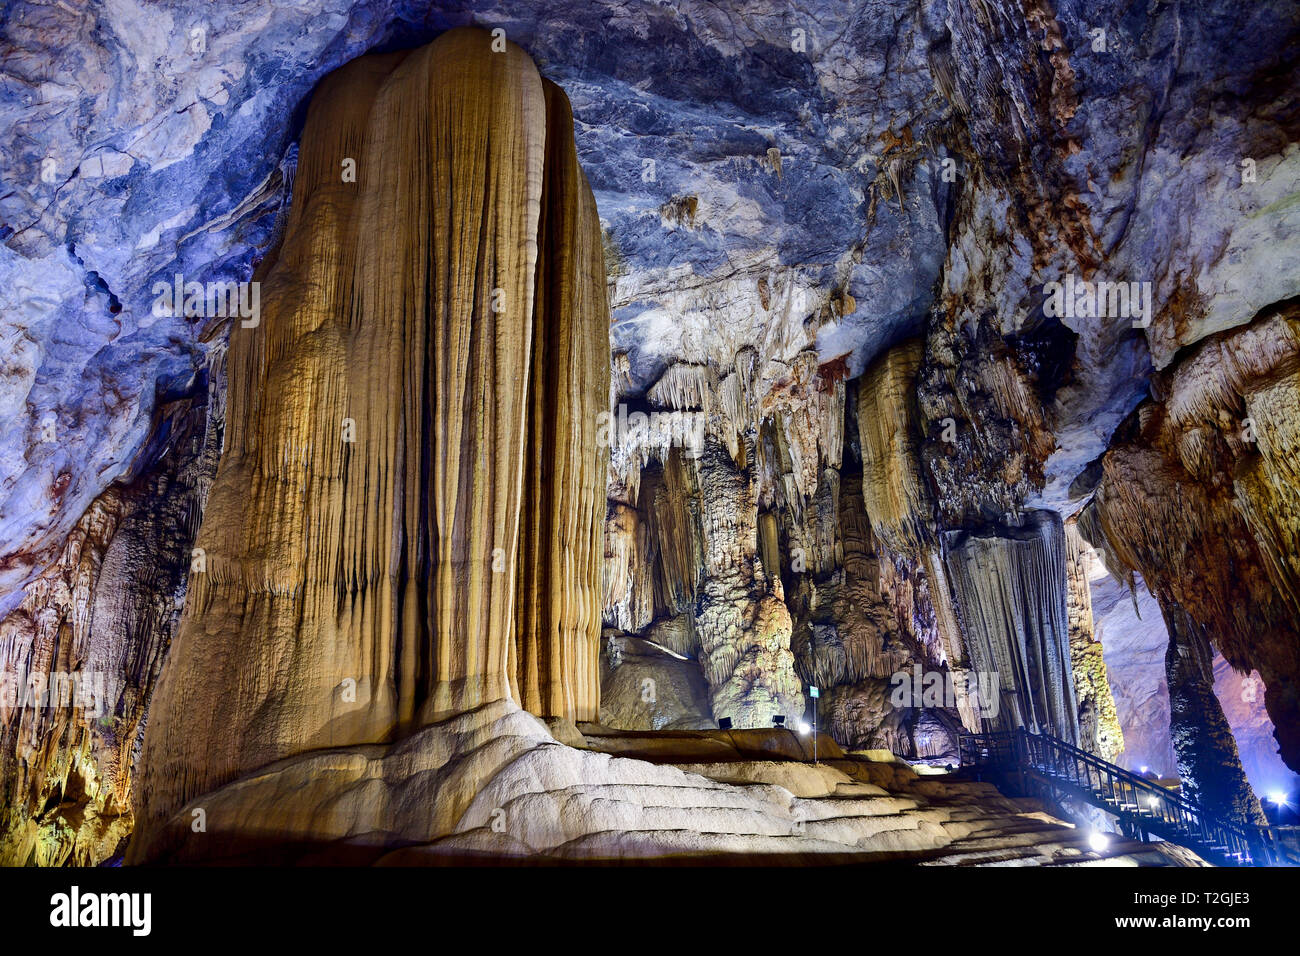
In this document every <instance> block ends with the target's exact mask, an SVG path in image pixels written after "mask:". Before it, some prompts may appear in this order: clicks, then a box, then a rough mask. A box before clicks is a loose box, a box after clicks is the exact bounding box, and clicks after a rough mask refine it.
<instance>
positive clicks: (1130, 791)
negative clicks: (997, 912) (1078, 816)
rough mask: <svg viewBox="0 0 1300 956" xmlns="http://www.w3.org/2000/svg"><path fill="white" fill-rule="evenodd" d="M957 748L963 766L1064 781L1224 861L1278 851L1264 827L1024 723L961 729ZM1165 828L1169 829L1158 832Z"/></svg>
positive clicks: (1139, 823)
mask: <svg viewBox="0 0 1300 956" xmlns="http://www.w3.org/2000/svg"><path fill="white" fill-rule="evenodd" d="M960 753H961V762H962V765H963V766H971V765H976V766H978V765H981V764H985V765H988V764H991V765H994V766H999V765H1001V766H1011V767H1015V768H1016V769H1018V770H1021V771H1022V772H1023V771H1031V772H1034V773H1035V774H1036V775H1038V776H1041V777H1044V778H1045V779H1046V780H1047V781H1048V782H1051V783H1054V784H1058V785H1065V786H1068V787H1069V788H1070V789H1073V790H1075V791H1077V792H1078V793H1079V794H1080V795H1082V796H1083V797H1084V799H1086V800H1087V801H1088V802H1090V803H1092V804H1094V805H1095V806H1099V807H1101V808H1102V809H1104V810H1106V811H1107V812H1109V813H1113V814H1115V815H1116V816H1118V817H1121V818H1123V819H1125V820H1126V821H1128V822H1130V823H1132V824H1133V825H1134V826H1135V827H1136V828H1138V829H1139V831H1148V830H1149V831H1151V832H1153V833H1157V834H1158V835H1160V836H1164V837H1166V838H1168V839H1170V840H1171V842H1175V843H1177V842H1182V841H1183V840H1187V841H1188V842H1193V843H1196V844H1199V846H1197V847H1193V848H1194V849H1200V850H1202V851H1208V852H1209V855H1212V856H1216V857H1219V858H1220V859H1221V860H1222V861H1223V862H1227V863H1230V864H1237V865H1240V864H1252V863H1254V862H1255V859H1256V857H1257V856H1258V857H1259V859H1260V862H1262V863H1264V864H1265V865H1267V864H1268V863H1269V862H1270V861H1271V860H1274V859H1277V858H1278V856H1279V853H1278V846H1277V840H1276V837H1275V835H1274V834H1273V833H1272V832H1271V831H1270V829H1269V828H1268V827H1261V826H1258V825H1255V824H1250V823H1242V822H1237V821H1232V820H1225V819H1223V818H1222V817H1220V816H1218V815H1217V814H1215V813H1213V812H1211V811H1209V810H1207V809H1206V808H1205V807H1203V806H1201V804H1199V803H1197V802H1196V801H1194V800H1191V799H1189V798H1187V797H1184V796H1182V795H1181V794H1176V793H1172V792H1171V791H1169V790H1167V789H1165V788H1164V787H1162V786H1160V785H1159V784H1155V783H1152V782H1151V781H1150V780H1147V779H1146V778H1145V777H1140V776H1138V775H1137V774H1134V773H1132V772H1131V771H1128V770H1125V769H1124V768H1123V767H1119V766H1116V765H1115V764H1113V763H1109V762H1107V761H1105V760H1103V759H1101V758H1100V757H1098V756H1097V755H1096V754H1091V753H1088V752H1087V751H1086V750H1081V749H1080V748H1078V747H1076V746H1074V745H1073V744H1069V743H1066V742H1065V741H1064V740H1060V739H1058V738H1056V737H1053V736H1051V735H1049V734H1035V733H1031V732H1030V731H1028V730H1024V729H1023V728H1022V729H1019V730H1011V731H997V732H994V733H987V734H962V735H961V739H960ZM1144 796H1145V797H1146V800H1145V802H1144V801H1143V797H1144ZM1130 807H1131V808H1132V809H1131V810H1130V809H1129V808H1130ZM1153 824H1154V826H1153ZM1167 829H1168V830H1172V833H1169V832H1161V831H1165V830H1167Z"/></svg>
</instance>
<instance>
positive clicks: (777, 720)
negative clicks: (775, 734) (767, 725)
mask: <svg viewBox="0 0 1300 956" xmlns="http://www.w3.org/2000/svg"><path fill="white" fill-rule="evenodd" d="M772 726H773V727H784V726H785V714H773V715H772Z"/></svg>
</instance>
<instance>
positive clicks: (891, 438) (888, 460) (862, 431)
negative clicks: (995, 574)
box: [857, 339, 935, 557]
mask: <svg viewBox="0 0 1300 956" xmlns="http://www.w3.org/2000/svg"><path fill="white" fill-rule="evenodd" d="M924 354H925V348H924V343H923V342H921V341H920V340H919V339H916V340H912V341H910V342H906V343H904V344H902V345H899V346H896V347H894V348H892V349H890V350H889V351H888V352H886V353H885V354H884V355H883V356H882V357H880V358H879V359H877V360H876V361H875V362H874V363H872V365H871V367H870V368H868V369H867V370H866V372H864V373H863V376H862V381H861V382H860V383H859V385H858V408H857V412H858V437H859V440H860V442H861V446H862V473H863V479H862V496H863V498H864V499H865V500H866V506H867V514H868V515H869V516H870V517H871V528H872V531H873V532H874V533H875V535H876V537H878V538H879V539H880V540H882V541H884V542H885V544H886V545H887V546H888V547H889V548H891V549H892V550H894V551H896V552H898V553H899V554H906V555H911V556H914V557H919V556H920V555H921V554H923V553H924V552H925V551H927V550H928V549H929V548H930V547H931V546H932V545H933V543H934V541H935V536H934V499H933V497H932V496H931V494H930V489H929V488H928V486H927V485H926V483H925V478H924V477H923V476H922V474H921V455H920V442H919V435H918V433H917V420H918V418H917V411H916V399H915V383H916V374H917V371H918V370H919V369H920V367H921V362H922V360H923V359H924Z"/></svg>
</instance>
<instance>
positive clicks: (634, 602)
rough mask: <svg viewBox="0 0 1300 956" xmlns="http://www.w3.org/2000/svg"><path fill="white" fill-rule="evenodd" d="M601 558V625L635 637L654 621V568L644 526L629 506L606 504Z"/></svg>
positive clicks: (637, 513)
mask: <svg viewBox="0 0 1300 956" xmlns="http://www.w3.org/2000/svg"><path fill="white" fill-rule="evenodd" d="M604 556H605V560H604V565H603V571H602V577H601V584H602V595H603V602H604V603H603V607H604V610H603V612H602V620H603V623H604V625H605V626H606V627H612V628H616V629H617V630H620V631H628V632H630V633H636V632H637V631H640V630H641V629H642V628H643V627H645V626H646V625H647V624H649V623H650V622H651V621H652V620H653V619H654V564H653V563H652V560H651V558H652V556H651V554H650V545H649V539H648V533H647V531H646V522H645V520H644V519H643V518H642V517H641V512H640V511H638V510H637V509H636V508H634V507H632V506H631V505H625V504H622V503H620V502H617V501H611V502H609V505H608V509H607V511H606V515H605V548H604Z"/></svg>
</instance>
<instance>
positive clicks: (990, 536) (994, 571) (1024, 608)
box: [947, 511, 1079, 743]
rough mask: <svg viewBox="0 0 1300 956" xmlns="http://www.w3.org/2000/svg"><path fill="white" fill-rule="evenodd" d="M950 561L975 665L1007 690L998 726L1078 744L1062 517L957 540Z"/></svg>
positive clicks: (1048, 515) (1038, 516) (1037, 516)
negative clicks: (1023, 730) (995, 677)
mask: <svg viewBox="0 0 1300 956" xmlns="http://www.w3.org/2000/svg"><path fill="white" fill-rule="evenodd" d="M947 561H948V568H949V572H950V573H951V575H952V580H953V584H954V589H955V592H956V597H957V603H958V606H959V607H960V609H961V613H962V615H963V619H964V621H965V625H966V637H967V640H969V641H970V653H971V661H972V664H973V666H974V668H975V669H976V670H978V671H983V672H986V673H996V674H997V675H998V678H997V679H998V681H999V683H1000V686H1001V688H1002V700H1001V702H1000V707H999V709H998V715H997V719H996V721H995V722H994V723H995V724H996V726H997V727H999V728H1002V729H1013V728H1015V727H1018V726H1023V727H1026V728H1028V729H1029V730H1031V731H1034V732H1035V733H1049V734H1052V735H1054V736H1057V737H1060V738H1061V739H1062V740H1065V741H1066V742H1067V743H1077V742H1078V738H1079V717H1078V708H1077V706H1076V704H1075V695H1074V678H1073V676H1072V673H1071V667H1070V635H1069V626H1068V618H1067V614H1066V573H1065V532H1064V528H1063V527H1062V524H1061V519H1060V517H1059V516H1058V515H1057V514H1056V513H1055V512H1048V511H1033V512H1028V513H1027V514H1026V516H1025V523H1024V525H1022V526H1018V527H1016V526H1012V527H1003V528H996V529H988V530H984V531H980V532H958V533H954V534H953V539H952V541H951V543H950V545H949V550H948V557H947Z"/></svg>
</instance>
